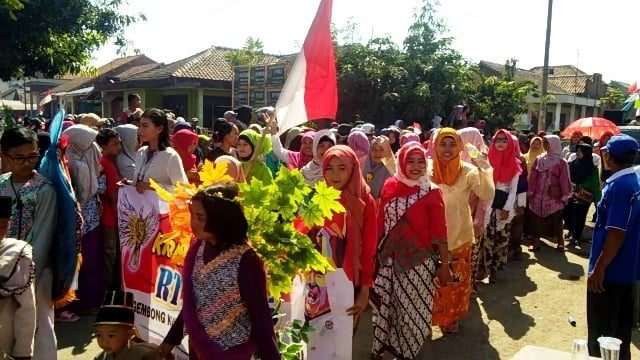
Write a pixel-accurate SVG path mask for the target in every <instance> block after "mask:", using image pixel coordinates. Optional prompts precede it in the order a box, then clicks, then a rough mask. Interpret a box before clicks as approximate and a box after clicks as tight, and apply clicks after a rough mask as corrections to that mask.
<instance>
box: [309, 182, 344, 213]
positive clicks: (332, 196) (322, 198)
mask: <svg viewBox="0 0 640 360" xmlns="http://www.w3.org/2000/svg"><path fill="white" fill-rule="evenodd" d="M339 199H340V190H336V189H334V188H332V187H330V186H327V183H325V182H324V181H320V182H318V183H317V184H316V192H315V194H314V195H313V198H312V199H311V201H312V202H313V203H314V204H316V205H317V206H318V207H319V208H320V211H321V212H322V216H323V217H325V218H331V217H332V216H333V214H334V213H336V214H339V213H343V212H345V209H344V206H342V204H340V201H339Z"/></svg>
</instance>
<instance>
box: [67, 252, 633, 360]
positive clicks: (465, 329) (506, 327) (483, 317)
mask: <svg viewBox="0 0 640 360" xmlns="http://www.w3.org/2000/svg"><path fill="white" fill-rule="evenodd" d="M585 248H586V250H581V249H578V250H576V251H572V252H566V253H564V254H563V253H559V252H557V251H556V250H555V249H554V248H552V247H549V246H544V247H543V248H542V250H541V251H540V252H538V253H536V254H530V253H528V252H526V251H525V256H524V257H523V259H522V260H521V261H514V262H511V263H509V264H508V265H507V266H506V268H505V269H504V270H503V271H502V272H501V273H500V274H499V279H498V283H497V284H494V285H488V284H486V285H484V284H483V285H481V286H480V289H479V290H478V294H477V298H476V299H475V301H473V302H472V304H471V311H470V313H469V315H468V317H467V319H465V320H464V321H463V322H462V323H461V328H460V333H459V334H457V335H453V336H447V337H442V336H441V334H440V333H439V332H438V330H435V334H434V337H433V340H432V341H431V342H429V343H427V344H426V346H425V348H424V350H423V352H422V354H421V355H420V356H419V359H451V360H455V359H461V360H462V359H464V360H493V359H510V358H511V357H512V356H513V355H514V354H515V353H517V352H518V350H520V349H521V348H522V347H524V346H525V345H538V346H544V347H548V348H553V349H557V350H563V351H570V349H571V344H572V341H573V339H577V338H586V335H587V328H586V311H585V309H586V305H585V302H586V297H585V294H586V280H585V273H586V265H587V256H588V255H587V254H588V253H587V251H588V248H589V244H586V245H585ZM569 316H572V317H573V318H575V320H576V324H577V325H576V327H575V328H574V327H572V326H571V325H570V324H569V323H568V320H567V319H568V318H569ZM363 320H364V321H362V322H361V323H360V328H359V331H358V333H357V334H356V337H355V340H354V355H353V359H354V360H366V359H368V358H369V357H368V354H369V349H370V346H371V327H370V326H368V325H369V324H370V316H368V317H366V318H365V319H363ZM56 328H57V329H56V331H57V333H58V346H59V351H58V358H59V359H62V360H66V359H72V358H73V359H93V357H94V356H95V355H96V354H97V353H98V352H99V348H98V347H97V345H96V343H95V341H94V339H93V338H92V336H91V319H90V318H83V319H82V320H81V321H80V322H78V323H75V324H57V325H56ZM639 348H640V334H639V333H638V331H634V339H633V345H632V350H631V354H632V358H634V359H635V358H637V359H640V350H639Z"/></svg>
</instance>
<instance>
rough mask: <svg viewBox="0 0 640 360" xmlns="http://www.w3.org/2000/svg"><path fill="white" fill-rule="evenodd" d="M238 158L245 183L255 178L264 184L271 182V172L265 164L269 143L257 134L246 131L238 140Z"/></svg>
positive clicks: (249, 130)
mask: <svg viewBox="0 0 640 360" xmlns="http://www.w3.org/2000/svg"><path fill="white" fill-rule="evenodd" d="M237 151H238V158H239V159H240V161H241V162H242V169H243V171H244V174H245V175H246V177H247V181H251V179H253V178H256V179H258V180H260V181H262V182H263V183H264V184H270V183H271V182H273V176H272V175H271V171H270V170H269V168H268V167H267V165H266V164H265V156H266V155H267V154H268V153H270V152H271V141H269V138H267V137H264V136H262V135H260V134H259V133H257V132H255V131H253V130H251V129H247V130H244V131H243V132H241V133H240V137H239V138H238V145H237Z"/></svg>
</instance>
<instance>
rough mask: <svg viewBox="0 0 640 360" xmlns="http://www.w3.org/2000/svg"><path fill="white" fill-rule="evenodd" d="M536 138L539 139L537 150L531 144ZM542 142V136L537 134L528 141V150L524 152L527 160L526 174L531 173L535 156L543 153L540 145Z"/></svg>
mask: <svg viewBox="0 0 640 360" xmlns="http://www.w3.org/2000/svg"><path fill="white" fill-rule="evenodd" d="M536 140H539V141H540V149H538V150H534V149H533V146H532V145H533V142H534V141H536ZM542 143H543V141H542V138H541V137H539V136H536V137H534V138H533V139H531V141H530V142H529V152H527V153H526V154H524V159H525V160H526V161H527V174H531V169H532V168H533V162H534V161H535V160H536V158H537V157H538V156H539V155H542V154H544V148H543V147H542Z"/></svg>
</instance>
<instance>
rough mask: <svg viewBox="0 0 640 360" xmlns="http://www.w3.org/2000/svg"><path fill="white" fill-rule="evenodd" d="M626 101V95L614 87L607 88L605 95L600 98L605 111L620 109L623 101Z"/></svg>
mask: <svg viewBox="0 0 640 360" xmlns="http://www.w3.org/2000/svg"><path fill="white" fill-rule="evenodd" d="M626 99H627V94H625V92H624V91H623V90H622V89H620V88H619V87H616V86H609V87H607V92H606V94H605V95H604V96H603V97H602V98H600V101H601V102H602V103H603V105H604V107H605V109H621V108H622V107H623V106H624V101H625V100H626Z"/></svg>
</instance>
